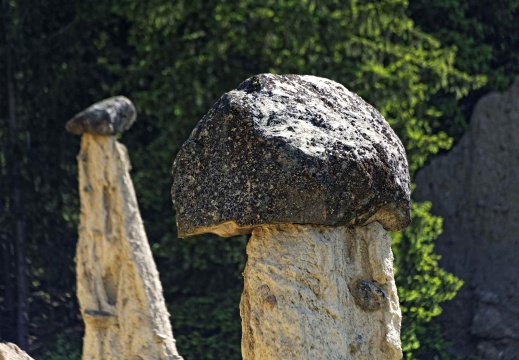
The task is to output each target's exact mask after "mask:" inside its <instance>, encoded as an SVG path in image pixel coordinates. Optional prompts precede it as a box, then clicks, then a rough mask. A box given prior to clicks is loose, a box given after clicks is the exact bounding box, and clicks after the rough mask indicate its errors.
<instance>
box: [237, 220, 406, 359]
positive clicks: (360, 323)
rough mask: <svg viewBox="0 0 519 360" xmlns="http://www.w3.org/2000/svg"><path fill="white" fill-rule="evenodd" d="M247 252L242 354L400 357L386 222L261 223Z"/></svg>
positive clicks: (260, 356) (252, 356) (246, 356)
mask: <svg viewBox="0 0 519 360" xmlns="http://www.w3.org/2000/svg"><path fill="white" fill-rule="evenodd" d="M247 254H248V262H247V266H246V268H245V270H244V274H243V275H244V279H245V287H244V291H243V294H242V299H241V304H240V313H241V316H242V328H243V335H242V354H243V358H244V359H248V360H250V359H254V360H261V359H264V360H270V359H287V360H289V359H294V360H300V359H323V360H334V359H337V360H339V359H352V360H353V359H364V360H368V359H379V360H381V359H384V360H390V359H391V360H392V359H400V358H401V357H402V350H401V347H400V320H401V314H400V308H399V304H398V296H397V292H396V287H395V282H394V278H393V254H392V252H391V238H390V236H389V235H388V234H387V232H386V231H385V230H384V228H383V227H382V226H381V225H380V224H378V223H376V222H375V223H371V224H369V225H367V226H356V227H353V228H351V227H324V226H302V225H289V224H285V225H272V226H264V227H258V228H256V229H254V231H253V232H252V236H251V238H250V240H249V244H248V246H247ZM358 288H361V289H360V290H359V289H358ZM355 289H356V290H355ZM366 289H367V290H366ZM352 290H353V291H352ZM359 291H360V292H361V293H362V296H361V298H362V299H361V300H360V304H358V303H357V302H358V300H357V299H356V295H355V293H356V292H359ZM381 292H383V293H384V295H383V296H382V295H381Z"/></svg>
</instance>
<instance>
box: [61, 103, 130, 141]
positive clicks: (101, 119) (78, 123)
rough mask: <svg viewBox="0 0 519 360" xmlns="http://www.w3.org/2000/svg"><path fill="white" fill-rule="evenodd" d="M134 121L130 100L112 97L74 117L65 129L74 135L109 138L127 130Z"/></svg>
mask: <svg viewBox="0 0 519 360" xmlns="http://www.w3.org/2000/svg"><path fill="white" fill-rule="evenodd" d="M136 119H137V111H136V110H135V107H134V106H133V104H132V102H131V101H130V99H128V98H126V97H124V96H114V97H111V98H108V99H105V100H102V101H99V102H97V103H95V104H93V105H91V106H89V107H87V108H86V109H85V110H83V111H81V112H80V113H78V114H76V115H74V116H73V117H72V119H70V120H69V121H68V122H67V125H66V126H65V128H66V130H67V131H68V132H69V133H71V134H74V135H82V134H83V133H89V134H94V135H103V136H111V135H116V134H122V133H123V132H124V131H126V130H128V129H129V128H130V127H131V126H132V125H133V123H134V122H135V120H136Z"/></svg>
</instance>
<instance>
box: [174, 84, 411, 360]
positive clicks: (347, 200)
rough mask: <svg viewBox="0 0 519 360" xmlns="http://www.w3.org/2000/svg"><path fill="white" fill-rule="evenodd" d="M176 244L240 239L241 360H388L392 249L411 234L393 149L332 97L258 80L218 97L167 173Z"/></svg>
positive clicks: (348, 96) (342, 96) (329, 90)
mask: <svg viewBox="0 0 519 360" xmlns="http://www.w3.org/2000/svg"><path fill="white" fill-rule="evenodd" d="M173 172H174V185H173V189H172V195H173V201H174V203H175V208H176V211H177V225H178V231H179V234H180V236H182V237H186V236H190V235H195V234H201V233H206V232H211V233H215V234H218V235H220V236H224V237H226V236H233V235H237V234H245V233H252V236H251V238H250V240H249V244H248V246H247V255H248V261H247V266H246V268H245V271H244V274H243V275H244V281H245V287H244V292H243V295H242V299H241V304H240V312H241V316H242V330H243V334H242V354H243V358H244V359H247V360H249V359H265V360H266V359H298V360H300V359H378V360H380V359H382V360H384V359H388V360H389V359H399V358H401V357H402V350H401V345H400V321H401V314H400V308H399V304H398V296H397V293H396V287H395V282H394V276H393V254H392V252H391V247H390V246H391V238H390V237H389V235H388V234H387V232H386V230H399V229H402V228H404V227H405V226H407V225H408V223H409V220H410V215H409V213H410V183H409V172H408V166H407V161H406V157H405V152H404V148H403V146H402V143H401V142H400V140H399V139H398V137H397V136H396V135H395V133H394V132H393V130H392V129H391V128H390V126H389V125H388V124H387V122H386V121H385V120H384V118H383V117H382V116H381V115H380V114H379V113H378V111H376V110H375V109H374V108H373V107H371V106H370V105H369V104H367V103H366V102H365V101H364V100H362V99H361V98H360V97H359V96H357V95H356V94H354V93H351V92H350V91H348V90H347V89H346V88H344V87H343V86H342V85H340V84H338V83H335V82H333V81H330V80H327V79H322V78H317V77H313V76H298V75H287V76H279V75H272V74H263V75H258V76H254V77H252V78H250V79H248V80H246V81H244V82H243V83H242V84H241V85H240V86H239V87H238V88H237V89H236V90H233V91H231V92H229V93H226V94H224V95H223V96H222V97H221V98H220V100H219V101H218V102H217V103H216V104H215V105H214V106H213V107H212V109H211V110H210V111H209V112H208V113H207V115H205V116H204V117H203V118H202V120H200V122H199V123H198V125H197V126H196V128H195V129H194V131H193V132H192V134H191V137H190V138H189V139H188V140H187V141H186V142H185V143H184V145H183V146H182V148H181V150H180V152H179V153H178V156H177V158H176V160H175V163H174V165H173Z"/></svg>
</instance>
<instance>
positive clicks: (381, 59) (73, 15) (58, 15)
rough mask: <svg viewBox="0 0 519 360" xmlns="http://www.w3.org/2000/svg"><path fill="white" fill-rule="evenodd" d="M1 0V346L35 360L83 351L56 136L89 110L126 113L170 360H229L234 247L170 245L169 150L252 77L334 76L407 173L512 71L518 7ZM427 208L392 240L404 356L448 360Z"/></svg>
mask: <svg viewBox="0 0 519 360" xmlns="http://www.w3.org/2000/svg"><path fill="white" fill-rule="evenodd" d="M0 1H1V8H0V264H1V265H0V266H1V269H0V340H3V341H12V342H16V343H17V344H19V345H20V346H22V347H24V348H26V349H28V351H29V353H30V354H32V355H34V356H35V357H37V358H41V359H72V358H77V357H78V356H79V352H80V346H81V336H82V322H81V319H80V318H79V315H78V314H79V312H78V304H77V300H76V298H75V293H74V291H75V277H74V251H75V243H76V239H77V230H76V229H77V223H78V209H79V204H78V194H77V180H76V176H77V169H76V162H75V155H76V153H77V152H78V149H79V139H78V138H77V137H74V136H71V135H68V134H66V133H65V131H64V124H65V122H66V120H67V119H68V118H70V117H71V116H72V115H74V114H75V113H76V112H78V111H80V110H82V109H83V108H85V107H86V106H88V105H90V104H91V103H93V102H95V101H99V100H101V99H103V98H106V97H108V96H111V95H119V94H121V95H126V96H128V97H129V98H130V99H132V101H133V102H134V103H135V105H136V107H137V110H138V113H139V118H138V122H137V123H136V124H135V125H134V126H133V128H132V129H131V130H130V131H129V132H128V133H127V134H125V136H124V138H123V139H122V141H123V142H124V143H125V144H126V145H127V147H128V149H129V152H130V156H131V159H132V164H133V172H132V177H133V180H134V183H135V187H136V191H137V194H138V200H139V203H140V207H141V212H142V216H143V218H144V221H145V226H146V230H147V233H148V237H149V240H150V243H151V246H152V248H153V252H154V254H155V258H156V261H157V264H158V267H159V271H160V274H161V280H162V284H163V287H164V292H165V297H166V300H167V303H168V306H169V309H170V312H171V315H172V323H173V327H174V331H175V337H176V338H177V344H178V348H179V351H180V352H181V354H182V355H183V356H184V357H185V358H186V359H217V358H228V359H239V358H241V354H240V337H241V333H240V332H241V325H240V318H239V311H238V303H239V298H240V294H241V288H242V278H241V271H242V269H243V267H244V264H245V261H246V256H245V244H246V238H245V237H238V238H232V239H220V238H217V237H215V236H204V237H196V238H191V239H184V240H179V239H177V237H176V230H175V221H174V212H173V209H172V205H171V200H170V194H169V190H170V186H171V182H172V177H171V174H170V169H171V165H172V162H173V159H174V157H175V154H176V151H177V150H178V149H179V147H180V146H181V144H182V143H183V141H184V140H185V139H186V138H187V137H188V136H189V133H190V131H191V129H192V128H193V126H194V124H195V123H196V122H197V120H198V119H199V118H200V117H201V116H202V115H203V114H204V113H205V112H206V111H207V110H208V109H209V108H210V107H211V105H212V104H213V102H214V101H215V100H216V99H217V98H218V97H219V96H220V95H221V94H223V93H224V92H226V91H229V90H231V89H233V88H235V87H236V86H237V85H238V84H239V83H240V82H241V81H243V80H244V79H246V78H247V77H250V76H252V75H254V74H258V73H262V72H273V73H298V74H313V75H317V76H322V77H327V78H330V79H333V80H335V81H338V82H340V83H342V84H344V85H345V86H346V87H347V88H349V89H350V90H352V91H354V92H357V93H358V94H359V95H361V96H362V97H364V98H365V99H366V100H367V101H368V102H370V103H371V104H373V105H374V106H375V107H377V108H378V109H379V110H380V111H381V112H382V113H383V114H384V116H385V117H386V119H387V120H388V121H389V123H390V124H391V125H392V126H393V128H394V129H395V130H396V131H397V133H398V135H399V136H400V138H401V139H402V141H403V143H404V144H405V146H406V149H407V154H408V159H409V164H410V168H411V171H412V174H413V175H414V173H415V172H416V170H418V169H419V168H420V167H421V166H423V164H424V163H425V162H426V161H427V159H429V158H430V157H431V156H432V155H434V154H436V153H438V152H439V151H445V150H447V149H448V148H449V147H450V146H451V145H452V143H453V140H455V139H457V138H459V136H460V135H461V134H462V133H463V131H465V130H466V128H467V124H468V117H469V115H470V112H471V110H472V108H473V106H474V105H475V102H476V101H477V99H478V98H479V97H480V96H481V95H482V94H484V93H486V92H489V91H493V90H504V89H506V87H507V86H508V85H509V84H510V83H511V81H512V79H513V77H514V75H517V74H519V32H517V24H518V23H519V10H518V9H519V1H518V0H502V1H489V0H436V1H432V2H431V1H427V0H416V1H412V2H411V3H410V4H408V2H407V1H404V0H380V1H366V0H359V1H354V0H350V1H338V0H337V1H336V0H299V1H296V0H279V1H273V0H263V1H254V0H220V1H202V0H188V1H186V0H176V1H167V0H148V1H136V0H110V1H89V0H85V1H64V0H39V1H35V0H33V1H31V0H0ZM429 209H430V204H428V203H421V204H419V203H416V204H414V205H413V223H412V225H411V227H409V228H408V229H406V230H405V231H403V232H401V233H398V234H393V236H394V240H395V241H394V252H395V258H396V261H395V266H396V278H397V285H398V288H399V296H400V301H401V307H402V311H403V327H402V339H403V347H404V350H405V354H406V358H407V359H412V358H426V357H427V356H431V354H437V355H439V356H440V358H443V359H447V358H449V355H448V354H446V353H445V352H444V350H443V345H444V341H445V340H448V339H442V337H441V332H440V330H439V329H438V328H437V327H436V326H435V325H434V322H431V319H433V318H434V316H436V315H438V314H439V313H440V311H441V307H440V306H441V303H442V302H443V301H445V300H447V299H450V298H452V297H453V296H454V295H455V293H456V291H457V290H458V289H459V287H460V286H461V282H460V281H459V280H458V279H456V278H455V277H453V276H452V275H451V274H448V273H446V272H444V271H443V270H442V269H440V268H439V267H438V264H437V261H438V256H437V255H435V254H434V251H433V246H434V240H435V239H436V237H437V236H438V235H439V234H440V233H441V225H442V223H441V219H440V218H437V217H434V216H432V215H431V214H430V213H429Z"/></svg>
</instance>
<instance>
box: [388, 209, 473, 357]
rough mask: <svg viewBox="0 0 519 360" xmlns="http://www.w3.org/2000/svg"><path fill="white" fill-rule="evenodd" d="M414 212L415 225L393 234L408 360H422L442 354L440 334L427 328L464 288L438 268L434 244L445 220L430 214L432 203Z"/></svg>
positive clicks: (396, 276)
mask: <svg viewBox="0 0 519 360" xmlns="http://www.w3.org/2000/svg"><path fill="white" fill-rule="evenodd" d="M412 210H413V211H412V213H413V221H412V223H411V225H410V226H409V227H408V228H406V229H405V230H403V231H401V232H398V233H393V234H392V237H393V251H394V254H395V263H394V266H395V280H396V283H397V286H398V296H399V299H400V308H401V310H402V317H403V318H402V347H403V351H404V352H405V354H406V356H405V358H406V359H414V358H420V356H419V355H421V354H423V353H424V352H425V351H431V350H432V351H436V352H441V351H442V347H443V345H444V344H443V340H442V338H441V336H440V335H439V332H438V331H437V329H436V331H432V330H435V329H434V328H432V327H428V326H427V324H428V323H429V322H430V321H431V319H432V318H433V317H435V316H438V315H439V314H440V313H441V306H440V305H441V303H442V302H444V301H447V300H451V299H452V298H453V297H454V296H455V295H456V292H457V291H458V290H459V288H460V287H461V286H462V285H463V282H462V281H461V280H460V279H458V278H456V277H455V276H454V275H452V274H450V273H448V272H446V271H445V270H443V269H442V268H440V267H439V266H438V261H439V260H440V256H439V255H437V254H435V253H434V241H435V240H436V238H437V237H438V236H439V235H440V234H441V232H442V223H443V221H442V219H441V218H440V217H437V216H433V215H431V214H430V210H431V203H429V202H424V203H413V209H412ZM445 356H446V355H445V354H444V358H446V357H445Z"/></svg>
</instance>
